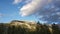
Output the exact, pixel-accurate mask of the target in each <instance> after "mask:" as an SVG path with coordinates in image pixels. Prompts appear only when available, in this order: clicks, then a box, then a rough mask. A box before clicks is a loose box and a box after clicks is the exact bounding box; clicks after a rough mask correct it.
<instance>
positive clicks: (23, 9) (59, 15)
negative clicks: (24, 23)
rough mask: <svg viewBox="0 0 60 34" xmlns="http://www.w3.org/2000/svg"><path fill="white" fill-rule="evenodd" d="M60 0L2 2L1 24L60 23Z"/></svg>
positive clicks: (14, 0) (0, 1) (3, 0)
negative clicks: (17, 22)
mask: <svg viewBox="0 0 60 34" xmlns="http://www.w3.org/2000/svg"><path fill="white" fill-rule="evenodd" d="M59 3H60V0H0V22H9V21H11V20H32V21H40V22H42V23H43V22H46V23H59V22H60V4H59Z"/></svg>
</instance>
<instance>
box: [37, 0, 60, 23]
mask: <svg viewBox="0 0 60 34" xmlns="http://www.w3.org/2000/svg"><path fill="white" fill-rule="evenodd" d="M58 2H59V3H60V0H58V1H57V0H53V2H52V3H51V4H49V5H47V6H45V7H44V8H43V9H42V10H41V11H39V12H38V19H40V20H42V21H47V22H48V23H53V22H56V23H60V6H59V5H60V4H59V3H58ZM41 16H42V17H41Z"/></svg>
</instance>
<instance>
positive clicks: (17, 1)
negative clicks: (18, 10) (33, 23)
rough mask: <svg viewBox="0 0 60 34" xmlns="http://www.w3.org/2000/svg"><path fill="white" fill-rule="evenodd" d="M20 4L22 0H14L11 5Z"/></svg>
mask: <svg viewBox="0 0 60 34" xmlns="http://www.w3.org/2000/svg"><path fill="white" fill-rule="evenodd" d="M20 2H22V0H14V2H13V4H18V3H20Z"/></svg>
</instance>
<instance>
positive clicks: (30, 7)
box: [20, 0, 51, 16]
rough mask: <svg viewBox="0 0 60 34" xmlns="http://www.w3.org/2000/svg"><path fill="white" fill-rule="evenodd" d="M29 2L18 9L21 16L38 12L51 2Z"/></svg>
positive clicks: (36, 0)
mask: <svg viewBox="0 0 60 34" xmlns="http://www.w3.org/2000/svg"><path fill="white" fill-rule="evenodd" d="M30 1H31V2H29V3H27V4H26V5H24V6H23V7H22V8H21V9H20V14H21V15H22V16H28V15H30V14H33V13H35V12H37V11H38V10H40V9H41V8H42V7H43V6H45V5H46V4H48V3H49V2H50V1H51V0H30Z"/></svg>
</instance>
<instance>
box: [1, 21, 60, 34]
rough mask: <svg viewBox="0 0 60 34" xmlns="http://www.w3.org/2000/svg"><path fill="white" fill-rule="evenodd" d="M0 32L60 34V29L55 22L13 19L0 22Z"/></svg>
mask: <svg viewBox="0 0 60 34" xmlns="http://www.w3.org/2000/svg"><path fill="white" fill-rule="evenodd" d="M0 34H60V29H59V26H58V25H57V24H49V25H48V24H40V22H37V23H36V22H29V21H19V20H13V21H11V22H10V23H0Z"/></svg>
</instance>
